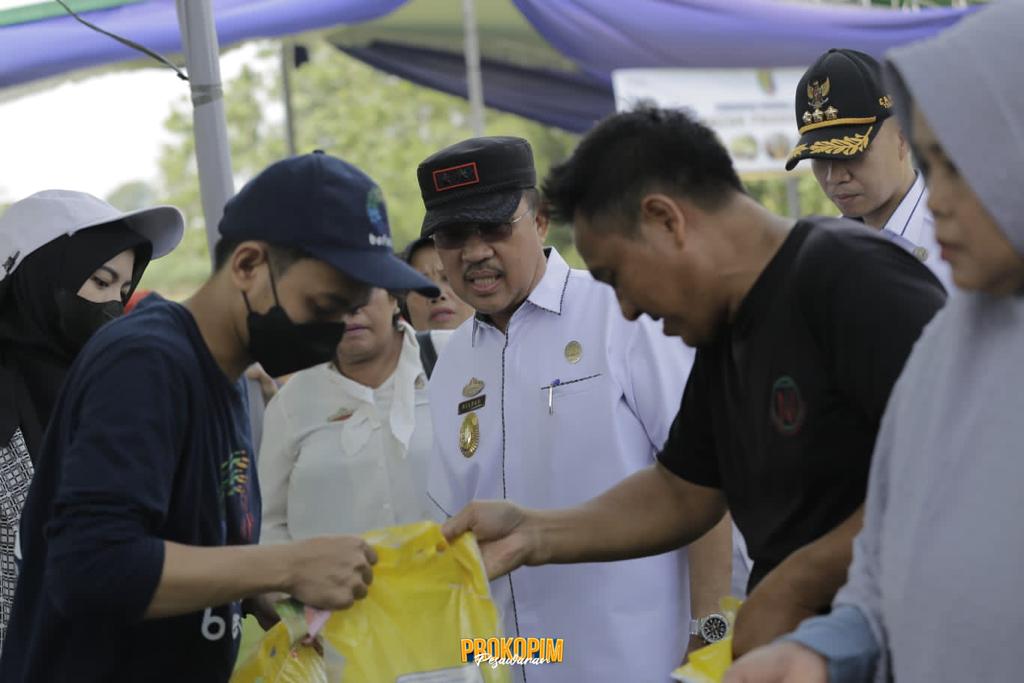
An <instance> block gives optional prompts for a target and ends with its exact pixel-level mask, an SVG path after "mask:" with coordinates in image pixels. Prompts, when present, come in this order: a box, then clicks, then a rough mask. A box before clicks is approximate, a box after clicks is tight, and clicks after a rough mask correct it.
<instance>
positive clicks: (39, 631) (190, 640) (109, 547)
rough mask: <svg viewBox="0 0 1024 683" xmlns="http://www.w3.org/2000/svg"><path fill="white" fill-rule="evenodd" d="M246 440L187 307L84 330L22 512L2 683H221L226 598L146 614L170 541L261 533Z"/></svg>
mask: <svg viewBox="0 0 1024 683" xmlns="http://www.w3.org/2000/svg"><path fill="white" fill-rule="evenodd" d="M251 441H252V440H251V436H250V430H249V422H248V415H247V410H246V402H245V398H244V393H243V392H242V391H241V385H240V384H232V383H231V382H230V381H229V380H228V378H227V377H226V376H225V375H224V373H223V372H222V371H221V370H220V368H219V367H218V365H217V364H216V362H215V361H214V359H213V356H212V355H211V354H210V352H209V350H208V349H207V347H206V345H205V343H204V342H203V339H202V337H201V336H200V334H199V328H198V327H197V326H196V324H195V320H194V319H193V318H192V316H191V314H190V313H189V312H188V311H187V310H186V309H185V308H184V307H182V306H180V305H178V304H175V303H172V302H168V301H166V300H164V299H161V298H159V297H156V296H151V297H148V298H147V299H146V300H145V301H144V302H143V303H142V304H141V305H140V306H139V308H138V309H137V310H136V311H135V312H133V313H132V314H131V315H128V316H125V317H124V318H122V319H120V320H117V321H114V322H112V323H110V324H108V325H106V326H105V327H103V328H102V329H101V330H100V331H99V332H98V333H97V334H96V335H94V336H93V338H92V339H91V340H90V341H89V343H88V344H87V345H86V346H85V348H84V349H83V350H82V352H81V354H80V355H79V356H78V358H77V359H76V361H75V363H74V365H73V366H72V368H71V371H70V373H69V374H68V377H67V379H66V381H65V385H64V388H63V390H62V393H61V396H60V398H59V400H58V403H57V406H56V408H55V410H54V413H53V417H52V421H51V423H50V427H49V430H48V432H47V434H46V437H45V439H44V442H43V447H42V449H41V453H40V457H39V461H38V463H37V469H36V474H35V480H34V481H33V483H32V487H31V490H30V491H29V496H28V500H27V501H26V503H25V509H24V512H23V514H22V518H21V549H22V557H23V562H22V565H21V576H20V579H19V585H18V591H17V594H16V596H15V600H14V608H13V613H12V616H11V621H10V626H9V630H8V633H7V640H6V642H5V643H4V647H3V654H2V656H0V681H3V682H8V681H10V682H14V681H18V682H19V683H20V682H22V681H24V682H26V683H30V682H36V681H38V682H40V683H43V682H45V683H59V682H63V681H76V682H79V683H88V682H91V681H174V682H175V683H178V682H181V681H190V682H193V683H204V682H206V681H210V682H213V681H217V682H223V681H227V680H228V678H229V676H230V674H231V669H232V666H233V664H234V660H235V656H236V654H237V649H238V642H239V636H240V633H241V613H240V607H239V605H238V604H237V603H234V604H230V605H215V606H211V607H210V608H208V609H206V610H205V611H200V612H193V613H190V614H185V615H182V616H177V617H170V618H166V619H155V620H146V621H143V618H142V617H143V614H144V612H145V610H146V608H147V607H148V606H149V603H150V602H151V600H152V598H153V594H154V592H155V590H156V587H157V584H158V583H159V581H160V574H161V571H162V569H163V561H164V541H165V540H166V541H173V542H176V543H182V544H187V545H193V546H223V545H230V544H245V543H255V542H256V541H257V540H258V538H259V520H260V500H259V486H258V484H257V481H256V468H255V466H254V465H255V463H254V459H253V455H252V447H251ZM211 578H214V579H217V578H221V579H222V578H224V577H211Z"/></svg>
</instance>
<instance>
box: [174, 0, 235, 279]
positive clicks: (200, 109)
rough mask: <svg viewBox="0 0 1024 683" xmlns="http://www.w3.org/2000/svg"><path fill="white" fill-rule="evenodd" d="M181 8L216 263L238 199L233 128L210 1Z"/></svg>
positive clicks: (190, 1)
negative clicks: (223, 226)
mask: <svg viewBox="0 0 1024 683" xmlns="http://www.w3.org/2000/svg"><path fill="white" fill-rule="evenodd" d="M176 4H177V9H178V25H179V28H180V31H181V47H182V52H184V54H185V62H186V64H187V65H188V76H189V84H190V86H191V88H192V124H193V130H194V135H195V147H196V164H197V166H198V168H199V194H200V197H201V198H202V202H203V217H204V218H205V220H206V244H207V246H208V247H209V249H210V258H211V259H212V258H213V247H214V245H215V244H217V240H218V239H219V238H220V232H219V231H218V229H217V225H218V224H219V223H220V217H221V216H222V215H223V214H224V204H225V203H227V201H228V199H230V198H231V197H232V196H233V195H234V194H235V181H234V178H233V177H232V175H231V147H230V145H229V144H228V124H227V119H225V118H224V88H223V85H222V83H221V80H220V46H219V44H218V42H217V28H216V26H215V24H214V22H213V6H212V5H211V1H210V0H176Z"/></svg>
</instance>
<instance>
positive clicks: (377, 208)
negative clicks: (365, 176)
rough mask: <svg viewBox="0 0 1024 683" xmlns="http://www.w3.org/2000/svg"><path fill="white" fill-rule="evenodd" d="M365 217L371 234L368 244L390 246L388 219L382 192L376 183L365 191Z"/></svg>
mask: <svg viewBox="0 0 1024 683" xmlns="http://www.w3.org/2000/svg"><path fill="white" fill-rule="evenodd" d="M366 217H367V219H369V221H370V228H371V229H372V230H373V234H371V235H370V236H369V237H370V244H371V245H372V246H375V247H389V248H390V247H391V246H392V244H391V235H390V234H388V232H389V231H388V219H387V213H386V212H385V209H384V193H383V192H381V191H380V188H379V187H377V186H376V185H375V186H374V187H373V188H371V189H370V191H369V192H367V193H366Z"/></svg>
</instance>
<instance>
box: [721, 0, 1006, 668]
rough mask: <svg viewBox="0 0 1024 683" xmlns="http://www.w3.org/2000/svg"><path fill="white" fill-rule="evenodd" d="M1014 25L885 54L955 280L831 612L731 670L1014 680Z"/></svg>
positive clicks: (1002, 12)
mask: <svg viewBox="0 0 1024 683" xmlns="http://www.w3.org/2000/svg"><path fill="white" fill-rule="evenodd" d="M1022 32H1024V3H1022V2H1020V0H1005V1H1004V2H1001V3H997V4H994V5H992V6H991V7H990V8H987V9H983V10H981V11H980V12H978V13H977V14H976V15H974V16H972V17H969V18H968V19H965V20H964V21H962V22H961V23H960V24H958V25H957V26H956V27H954V28H953V29H951V30H949V31H947V32H945V33H943V34H942V35H940V36H938V37H937V38H935V39H932V40H928V41H925V42H921V43H917V44H914V45H911V46H909V47H905V48H900V49H897V50H893V51H892V52H891V53H890V54H889V58H888V61H887V63H886V66H885V69H886V79H887V82H888V83H889V85H890V88H891V90H892V92H893V95H895V97H896V102H897V106H898V107H899V113H900V116H901V118H902V119H903V123H904V129H905V130H908V129H909V130H910V132H911V137H912V140H913V142H914V146H915V148H916V154H917V156H918V158H919V160H920V162H921V166H922V170H923V171H924V172H925V175H926V177H927V181H928V189H929V192H930V198H929V202H928V204H929V208H930V209H931V210H932V212H933V213H934V214H935V219H936V223H935V232H936V237H937V239H938V242H939V245H940V246H941V248H942V258H943V259H945V260H946V261H948V262H949V264H950V266H951V267H952V272H953V279H954V282H955V284H956V286H957V289H958V291H956V292H954V293H953V295H952V296H951V297H950V299H949V301H948V303H947V304H946V308H945V309H944V310H943V311H942V312H940V313H939V314H938V315H937V316H936V317H935V319H934V320H933V321H932V323H931V324H930V325H929V326H928V328H926V330H925V332H924V334H923V335H922V337H921V339H920V341H919V342H918V344H917V346H916V347H915V349H914V352H913V353H912V355H911V356H910V359H909V360H908V361H907V365H906V367H905V368H904V371H903V374H902V375H901V377H900V379H899V381H898V382H897V384H896V387H895V389H894V390H893V393H892V396H891V397H890V400H889V405H888V407H887V409H886V413H885V417H884V418H883V421H882V428H881V431H880V432H879V435H878V440H877V442H876V445H875V453H874V458H873V460H872V468H871V479H870V483H869V487H868V498H867V503H866V507H865V519H864V529H863V531H862V532H861V534H860V535H859V536H858V537H857V540H856V542H855V546H854V561H853V564H852V565H851V567H850V575H849V579H848V583H847V585H846V586H845V587H844V588H843V589H842V590H841V591H840V592H839V594H838V595H837V596H836V599H835V602H834V604H833V611H832V613H831V614H830V615H829V616H826V617H817V618H814V619H810V620H808V621H805V622H804V623H803V624H801V626H800V628H798V629H797V631H796V632H795V633H793V634H791V635H789V636H787V637H786V638H784V639H783V640H782V642H777V643H774V644H772V645H769V646H767V647H763V648H760V649H758V650H754V651H752V652H751V653H749V654H748V655H747V656H745V657H743V658H742V659H740V660H739V661H738V662H737V663H736V665H735V666H734V667H733V668H732V669H731V670H730V672H729V673H728V674H727V675H726V678H725V681H726V683H796V682H797V681H799V682H800V683H814V682H821V683H824V682H825V681H829V682H830V683H848V682H854V681H856V682H858V683H861V682H868V681H879V682H881V681H888V680H893V679H895V680H896V681H928V682H929V683H942V682H944V681H949V682H950V683H952V682H953V681H956V682H958V683H959V682H961V681H1019V680H1022V679H1024V661H1022V658H1021V645H1022V644H1024V593H1022V592H1021V588H1022V586H1024V583H1022V580H1021V571H1022V568H1024V523H1022V520H1024V496H1022V494H1021V490H1022V488H1024V419H1022V417H1024V416H1022V405H1024V191H1022V190H1021V179H1022V178H1024V70H1022V69H1021V68H1020V65H1019V61H1020V56H1021V50H1020V44H1021V43H1020V35H1021V34H1022Z"/></svg>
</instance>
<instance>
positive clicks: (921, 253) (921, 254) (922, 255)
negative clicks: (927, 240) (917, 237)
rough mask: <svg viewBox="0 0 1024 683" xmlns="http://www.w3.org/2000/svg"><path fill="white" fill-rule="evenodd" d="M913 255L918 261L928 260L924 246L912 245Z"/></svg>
mask: <svg viewBox="0 0 1024 683" xmlns="http://www.w3.org/2000/svg"><path fill="white" fill-rule="evenodd" d="M914 256H916V257H917V260H918V261H922V262H924V261H927V260H928V250H927V249H925V248H924V247H914Z"/></svg>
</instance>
